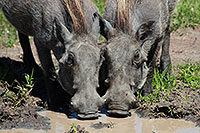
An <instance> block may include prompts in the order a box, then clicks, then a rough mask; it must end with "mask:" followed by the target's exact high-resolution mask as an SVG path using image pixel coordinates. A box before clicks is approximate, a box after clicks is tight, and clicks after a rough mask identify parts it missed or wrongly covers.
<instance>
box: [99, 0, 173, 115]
mask: <svg viewBox="0 0 200 133" xmlns="http://www.w3.org/2000/svg"><path fill="white" fill-rule="evenodd" d="M174 7H175V1H174V0H165V1H163V0H151V1H149V0H108V1H107V3H106V7H105V12H104V18H105V19H106V20H107V21H105V20H103V19H102V22H101V32H102V33H101V34H103V35H104V36H105V37H106V38H107V39H108V46H107V47H106V52H105V54H104V56H105V58H106V60H105V62H104V63H103V64H104V66H103V67H102V70H101V71H102V73H104V77H107V79H106V78H105V81H102V80H101V82H100V84H101V85H102V84H104V85H105V84H107V87H108V90H107V92H106V94H105V96H104V98H105V99H106V104H107V108H108V112H109V113H110V114H111V115H116V116H126V115H127V114H128V110H129V109H130V108H132V107H133V106H134V105H135V104H136V103H135V101H136V99H135V95H134V93H135V92H136V91H137V90H141V92H142V93H143V94H144V95H147V94H149V93H150V92H152V86H151V83H152V78H153V70H154V67H155V64H156V59H157V56H158V51H159V49H160V47H162V55H161V68H162V69H165V68H167V67H168V66H170V64H171V63H170V56H169V36H170V31H169V25H170V18H171V13H172V11H173V9H174Z"/></svg>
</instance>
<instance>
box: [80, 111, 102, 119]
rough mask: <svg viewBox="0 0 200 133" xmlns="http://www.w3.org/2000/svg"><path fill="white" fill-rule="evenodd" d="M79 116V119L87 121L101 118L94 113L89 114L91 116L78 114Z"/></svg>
mask: <svg viewBox="0 0 200 133" xmlns="http://www.w3.org/2000/svg"><path fill="white" fill-rule="evenodd" d="M77 115H78V117H79V119H86V120H88V119H96V118H98V117H99V115H98V114H97V112H94V113H92V112H91V113H89V114H81V113H80V114H77Z"/></svg>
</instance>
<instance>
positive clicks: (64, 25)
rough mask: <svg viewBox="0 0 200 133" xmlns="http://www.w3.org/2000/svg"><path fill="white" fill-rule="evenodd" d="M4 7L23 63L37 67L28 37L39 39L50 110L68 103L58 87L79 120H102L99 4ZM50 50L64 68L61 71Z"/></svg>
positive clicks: (17, 1) (55, 0) (9, 0)
mask: <svg viewBox="0 0 200 133" xmlns="http://www.w3.org/2000/svg"><path fill="white" fill-rule="evenodd" d="M0 7H1V9H2V11H3V13H4V15H5V16H6V18H7V19H8V20H9V22H10V23H11V24H12V25H13V26H14V27H15V28H16V29H17V30H18V32H19V39H20V42H21V46H22V48H23V51H24V62H27V64H28V63H31V64H32V65H34V64H36V63H35V61H34V58H33V55H32V52H31V49H30V44H29V40H28V36H33V38H34V43H35V45H36V48H37V52H38V55H39V59H40V62H41V65H42V68H43V71H44V75H45V79H46V88H47V89H48V97H49V100H48V103H49V106H50V108H55V107H57V106H58V105H61V104H63V103H62V102H63V101H65V100H66V99H62V97H61V95H62V93H63V92H60V93H59V92H58V91H57V88H58V87H57V85H59V84H58V82H59V83H60V85H61V86H62V88H63V89H64V90H65V91H66V92H67V93H69V94H70V95H71V97H72V98H71V104H72V107H73V109H74V110H75V111H76V112H77V113H78V116H79V117H80V118H93V117H97V114H96V112H97V111H98V109H99V108H101V107H102V106H103V104H104V101H103V99H102V98H101V97H100V96H99V95H98V93H97V92H96V88H97V87H98V74H99V68H100V66H101V63H102V59H103V58H101V50H100V49H99V48H98V47H97V46H96V43H97V40H98V35H99V32H100V31H99V30H100V25H99V17H98V15H97V14H98V13H97V12H98V9H97V7H96V5H95V4H94V3H92V2H91V1H90V0H41V1H40V0H1V2H0ZM50 51H53V54H54V55H55V57H56V59H57V61H58V63H59V65H58V67H59V68H58V71H57V72H56V71H55V68H54V65H53V62H52V57H51V53H50ZM61 99H62V101H61Z"/></svg>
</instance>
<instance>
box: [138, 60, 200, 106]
mask: <svg viewBox="0 0 200 133" xmlns="http://www.w3.org/2000/svg"><path fill="white" fill-rule="evenodd" d="M185 87H187V88H191V89H193V90H196V89H200V63H199V62H196V63H194V64H191V63H186V64H183V65H180V66H178V67H176V68H172V73H171V75H169V74H167V73H166V72H163V73H160V72H159V71H158V70H157V69H155V71H154V79H153V90H154V92H153V93H152V94H149V95H148V96H144V97H143V96H141V94H139V92H137V93H138V100H139V101H140V102H141V103H146V104H147V105H150V104H151V103H157V102H160V100H162V99H165V98H168V97H169V96H170V93H171V91H172V90H177V91H178V90H179V89H184V88H185ZM185 100H187V99H185Z"/></svg>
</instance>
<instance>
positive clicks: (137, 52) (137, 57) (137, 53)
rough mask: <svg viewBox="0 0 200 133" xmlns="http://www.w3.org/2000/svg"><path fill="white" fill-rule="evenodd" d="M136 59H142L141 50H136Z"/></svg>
mask: <svg viewBox="0 0 200 133" xmlns="http://www.w3.org/2000/svg"><path fill="white" fill-rule="evenodd" d="M134 59H135V60H138V59H140V51H139V50H136V51H135V52H134Z"/></svg>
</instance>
